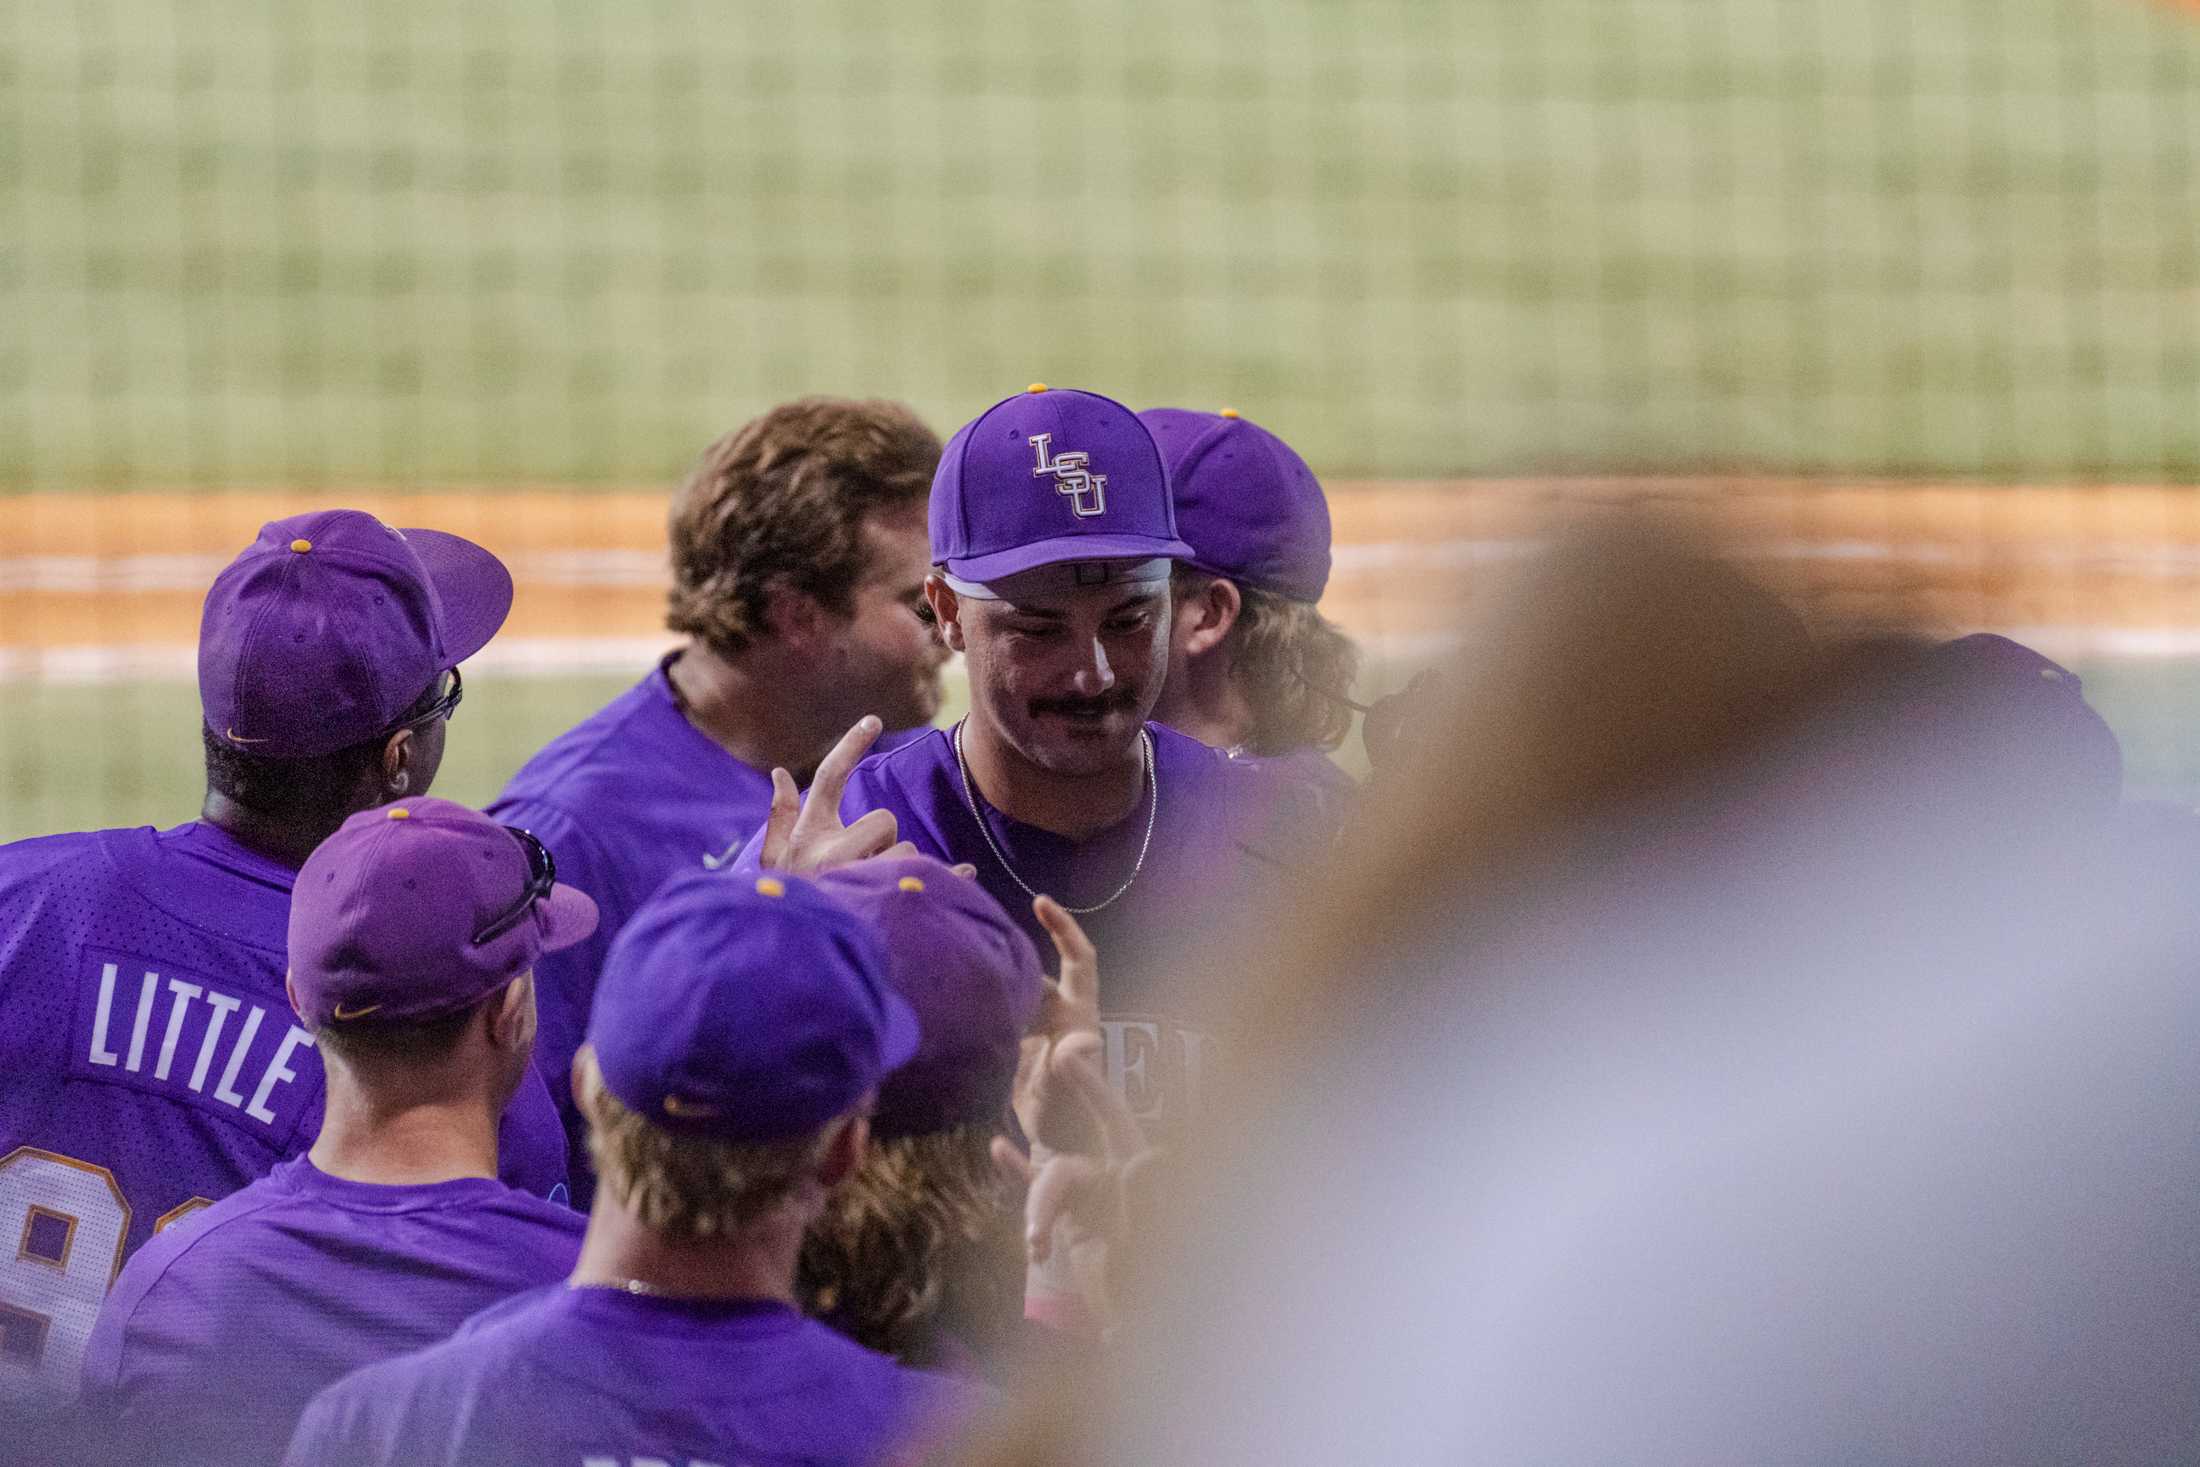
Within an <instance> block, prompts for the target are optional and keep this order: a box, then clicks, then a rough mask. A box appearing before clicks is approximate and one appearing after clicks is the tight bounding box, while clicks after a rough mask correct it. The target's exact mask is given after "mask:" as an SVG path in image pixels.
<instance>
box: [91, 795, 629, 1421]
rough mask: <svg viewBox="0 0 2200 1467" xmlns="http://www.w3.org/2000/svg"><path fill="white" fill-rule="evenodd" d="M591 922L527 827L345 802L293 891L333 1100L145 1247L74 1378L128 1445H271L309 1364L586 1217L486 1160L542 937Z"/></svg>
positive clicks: (523, 1067)
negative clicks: (340, 821)
mask: <svg viewBox="0 0 2200 1467" xmlns="http://www.w3.org/2000/svg"><path fill="white" fill-rule="evenodd" d="M595 925H596V909H595V906H594V904H593V903H591V902H590V901H589V900H588V898H587V897H585V896H583V895H582V894H581V893H579V892H577V891H575V890H574V889H573V888H572V887H570V886H565V885H563V884H561V883H559V882H558V880H557V867H556V864H555V862H554V861H553V860H552V859H551V857H550V854H549V853H548V851H546V850H545V849H544V848H543V846H542V845H541V843H540V842H538V841H536V840H535V838H534V837H533V836H531V835H529V834H528V833H527V832H525V831H520V830H509V829H506V828H504V827H502V826H500V825H498V824H497V823H496V822H495V821H494V820H491V819H489V818H488V817H487V816H485V815H479V814H476V813H475V812H473V811H471V810H468V809H466V808H465V807H464V806H462V805H454V804H452V803H450V802H449V801H447V800H436V799H425V800H408V801H405V802H403V803H401V804H394V805H389V806H386V807H383V808H380V809H374V810H366V811H362V812H361V813H359V814H357V815H354V816H352V817H351V819H349V820H347V821H346V822H345V823H344V826H343V828H342V829H341V830H339V831H337V833H336V834H335V835H333V836H331V837H329V838H328V840H326V841H324V842H323V843H322V844H321V846H320V847H319V848H318V849H317V850H315V851H314V853H313V854H312V855H311V856H309V857H308V858H307V859H306V863H305V865H304V866H303V867H302V868H301V869H300V870H299V872H298V884H297V895H296V897H295V899H294V900H293V901H292V902H291V906H290V963H291V967H290V979H289V991H290V999H291V1003H292V1005H293V1007H294V1008H295V1009H296V1011H297V1013H298V1015H299V1017H300V1019H301V1020H302V1021H303V1022H304V1023H305V1025H306V1026H307V1028H308V1029H309V1030H310V1032H311V1033H312V1035H313V1037H314V1041H315V1044H316V1048H317V1049H318V1051H319V1053H320V1055H321V1061H322V1073H323V1076H324V1082H325V1086H326V1092H325V1093H326V1112H327V1113H326V1116H325V1118H324V1119H323V1121H322V1123H321V1130H320V1134H319V1135H318V1136H317V1137H315V1139H314V1142H313V1147H312V1149H311V1150H310V1151H308V1152H307V1153H306V1155H304V1156H301V1157H295V1158H293V1159H291V1160H289V1161H286V1162H284V1163H282V1164H281V1165H280V1166H278V1167H276V1168H275V1170H274V1171H273V1172H271V1173H269V1174H268V1175H267V1176H265V1177H262V1178H261V1179H260V1180H259V1181H257V1182H254V1183H252V1185H250V1186H248V1187H246V1188H245V1189H244V1190H242V1191H240V1192H233V1193H231V1194H230V1195H229V1196H227V1197H225V1198H223V1199H222V1200H221V1201H220V1202H217V1203H215V1204H214V1205H213V1206H212V1207H210V1208H208V1209H207V1210H206V1212H205V1214H204V1216H203V1217H201V1218H200V1219H198V1220H197V1221H196V1222H195V1223H194V1224H193V1225H192V1226H191V1227H190V1228H187V1229H181V1230H171V1231H169V1232H166V1233H163V1234H162V1235H161V1236H159V1237H157V1238H155V1239H153V1240H152V1241H151V1242H149V1243H147V1244H146V1246H145V1247H143V1248H141V1249H139V1250H138V1252H137V1254H136V1256H135V1257H133V1258H132V1259H131V1260H130V1262H129V1265H128V1266H127V1267H125V1268H124V1269H123V1271H122V1277H121V1278H120V1279H119V1280H117V1282H116V1284H115V1288H114V1291H113V1292H112V1293H110V1294H109V1295H108V1296H107V1303H106V1307H105V1308H103V1309H102V1310H101V1311H100V1315H99V1320H98V1323H97V1324H96V1325H94V1327H93V1329H92V1337H91V1343H90V1346H89V1347H88V1349H87V1350H86V1353H85V1360H84V1394H83V1401H84V1403H85V1405H86V1406H87V1407H88V1408H90V1410H91V1412H92V1413H93V1415H94V1416H95V1417H96V1418H103V1419H104V1420H105V1421H106V1422H107V1424H108V1426H109V1428H110V1429H112V1430H115V1431H116V1432H117V1433H118V1435H119V1436H120V1437H121V1439H122V1443H123V1444H124V1445H125V1447H126V1448H128V1449H129V1451H130V1452H131V1456H130V1459H131V1460H142V1459H143V1458H144V1456H145V1454H146V1452H148V1451H150V1450H151V1449H155V1448H157V1455H158V1457H159V1459H160V1460H161V1461H164V1462H176V1463H191V1462H206V1463H231V1462H272V1461H274V1460H276V1459H277V1458H278V1457H280V1456H281V1455H282V1451H283V1447H284V1445H285V1443H287V1442H288V1441H289V1440H290V1434H291V1431H292V1429H293V1428H294V1427H296V1425H297V1424H298V1416H299V1413H300V1412H302V1411H303V1410H304V1409H305V1406H306V1403H307V1402H308V1401H310V1400H311V1399H312V1398H313V1395H314V1393H315V1392H316V1391H318V1390H319V1389H320V1388H321V1387H323V1386H325V1385H328V1384H330V1383H331V1382H333V1381H335V1380H337V1379H338V1378H340V1377H342V1376H344V1375H346V1374H348V1373H350V1372H351V1371H353V1370H356V1369H358V1368H359V1367H360V1366H362V1365H369V1364H372V1363H374V1362H375V1361H377V1360H384V1359H388V1358H390V1357H392V1356H395V1355H401V1354H404V1353H406V1352H407V1351H410V1350H418V1349H423V1348H425V1347H426V1346H428V1345H432V1344H435V1343H436V1342H438V1341H440V1340H442V1339H444V1338H446V1337H447V1336H449V1335H450V1333H451V1332H452V1331H453V1330H455V1329H457V1328H458V1326H459V1325H460V1324H462V1323H463V1322H464V1321H465V1320H466V1319H467V1318H468V1317H469V1316H470V1315H472V1314H475V1313H476V1312H478V1311H480V1310H481V1309H484V1308H486V1307H488V1306H489V1305H491V1304H494V1303H496V1302H497V1301H499V1300H501V1299H504V1298H507V1297H509V1296H511V1295H513V1294H517V1293H521V1292H524V1291H525V1290H528V1289H532V1288H535V1287H537V1286H539V1285H542V1284H548V1283H553V1282H555V1281H557V1280H559V1279H562V1278H564V1277H565V1275H566V1274H567V1273H569V1272H570V1271H571V1270H572V1267H573V1262H574V1259H575V1258H576V1257H577V1256H578V1255H579V1253H580V1243H581V1232H582V1228H583V1219H582V1218H581V1216H580V1214H578V1213H576V1212H574V1211H573V1210H572V1209H571V1208H568V1207H564V1206H561V1205H560V1204H558V1203H554V1202H549V1201H545V1200H543V1199H542V1198H539V1197H532V1196H529V1195H528V1194H526V1193H524V1192H520V1191H516V1190H514V1189H513V1188H510V1187H507V1186H505V1185H504V1184H503V1183H501V1182H499V1181H498V1180H497V1179H496V1173H497V1126H498V1123H499V1121H500V1120H501V1119H502V1117H503V1114H504V1109H505V1106H506V1105H507V1104H508V1103H509V1102H510V1100H511V1098H512V1095H513V1094H514V1092H515V1091H516V1090H517V1089H518V1088H519V1083H520V1081H521V1080H522V1079H523V1078H524V1077H525V1075H526V1073H527V1062H528V1057H529V1055H530V1053H531V1052H532V1050H533V1047H534V1029H535V1014H534V1007H535V1000H534V983H533V979H532V978H531V977H530V976H529V975H530V972H531V970H532V969H533V967H534V965H535V962H536V960H537V959H538V958H540V957H541V956H542V955H543V954H544V953H548V952H556V951H558V950H559V949H561V948H566V947H570V946H572V945H573V944H574V943H576V942H578V941H580V940H581V939H582V938H583V937H585V936H586V935H587V934H588V933H589V932H590V931H592V930H593V929H594V927H595Z"/></svg>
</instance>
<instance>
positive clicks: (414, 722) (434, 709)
mask: <svg viewBox="0 0 2200 1467" xmlns="http://www.w3.org/2000/svg"><path fill="white" fill-rule="evenodd" d="M465 697H466V683H465V680H464V679H462V678H461V677H459V675H458V669H457V668H455V667H454V668H452V669H451V683H450V686H449V687H447V688H445V689H444V690H443V692H442V695H441V696H440V697H438V698H437V699H436V700H435V701H434V702H433V703H431V704H429V705H428V708H427V711H425V712H423V713H421V714H419V715H418V716H416V717H413V718H408V719H406V720H405V721H404V722H403V723H400V724H398V725H397V728H393V729H391V730H390V732H391V733H396V732H397V729H399V728H419V727H420V726H421V725H423V724H428V723H433V722H435V721H436V720H437V719H439V718H449V717H450V716H451V715H453V714H454V713H456V712H458V705H459V704H460V703H461V702H463V701H464V700H465Z"/></svg>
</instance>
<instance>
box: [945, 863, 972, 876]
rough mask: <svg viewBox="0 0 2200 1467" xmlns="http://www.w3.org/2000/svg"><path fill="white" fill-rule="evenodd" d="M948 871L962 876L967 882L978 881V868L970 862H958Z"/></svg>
mask: <svg viewBox="0 0 2200 1467" xmlns="http://www.w3.org/2000/svg"><path fill="white" fill-rule="evenodd" d="M947 869H948V870H950V871H952V872H954V873H955V874H956V875H957V876H960V877H961V878H962V879H963V880H965V881H976V880H977V879H978V868H977V867H976V866H973V865H971V864H970V863H969V862H968V861H957V862H956V863H955V864H954V865H952V866H950V867H948V868H947Z"/></svg>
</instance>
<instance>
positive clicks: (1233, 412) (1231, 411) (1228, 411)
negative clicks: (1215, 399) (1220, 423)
mask: <svg viewBox="0 0 2200 1467" xmlns="http://www.w3.org/2000/svg"><path fill="white" fill-rule="evenodd" d="M1237 415H1238V410H1237V409H1236V408H1224V409H1223V410H1222V411H1221V412H1219V413H1217V414H1215V416H1216V417H1218V418H1234V417H1236V416H1237Z"/></svg>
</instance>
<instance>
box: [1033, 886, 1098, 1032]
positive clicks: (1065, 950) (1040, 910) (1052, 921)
mask: <svg viewBox="0 0 2200 1467" xmlns="http://www.w3.org/2000/svg"><path fill="white" fill-rule="evenodd" d="M1031 910H1032V912H1033V914H1034V915H1036V916H1037V917H1038V919H1039V925H1040V926H1041V927H1044V928H1045V929H1046V931H1047V936H1048V937H1050V938H1052V939H1053V941H1054V950H1055V951H1056V952H1057V953H1059V954H1061V957H1062V977H1061V983H1062V996H1063V997H1064V998H1066V999H1068V1000H1069V1001H1070V1003H1071V1004H1073V1005H1075V1006H1076V1007H1078V1008H1081V1009H1087V1010H1090V1011H1091V1013H1092V1014H1093V1016H1094V1021H1095V1022H1097V1020H1098V1016H1099V1013H1100V956H1099V953H1098V952H1097V951H1096V950H1095V949H1094V948H1093V945H1092V939H1091V938H1089V937H1087V936H1085V929H1084V928H1083V927H1081V926H1079V925H1078V923H1077V919H1076V918H1075V917H1073V916H1071V915H1070V913H1069V909H1068V908H1066V907H1064V906H1063V905H1062V904H1061V903H1060V902H1058V901H1056V900H1055V899H1054V898H1052V897H1050V896H1039V897H1034V898H1033V899H1032V902H1031Z"/></svg>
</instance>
